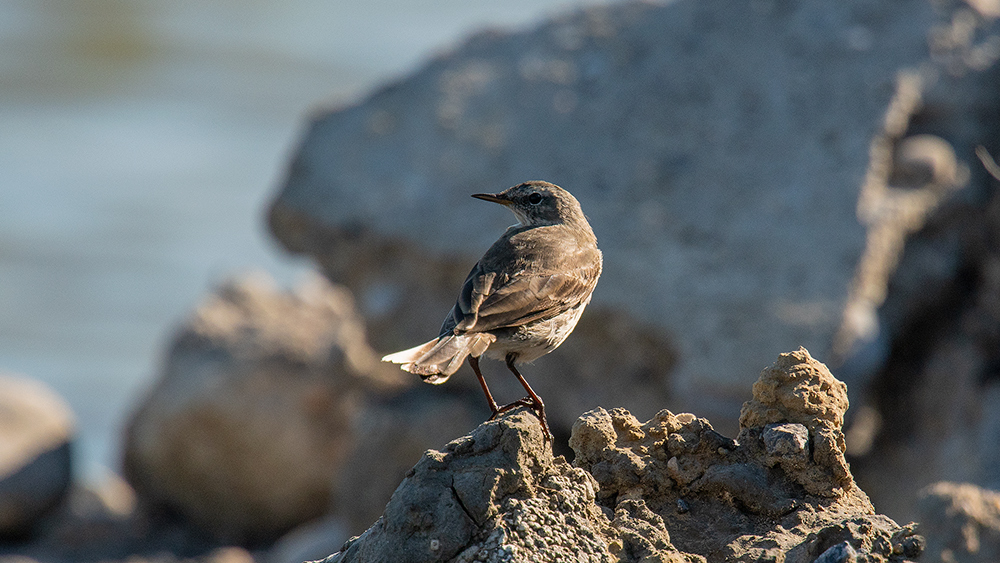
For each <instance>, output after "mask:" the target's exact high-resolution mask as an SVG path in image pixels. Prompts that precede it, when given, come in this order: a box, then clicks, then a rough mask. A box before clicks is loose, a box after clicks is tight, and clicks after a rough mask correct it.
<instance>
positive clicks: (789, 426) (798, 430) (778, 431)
mask: <svg viewBox="0 0 1000 563" xmlns="http://www.w3.org/2000/svg"><path fill="white" fill-rule="evenodd" d="M761 437H762V438H763V439H764V446H765V447H766V448H767V453H768V455H772V456H779V457H786V456H792V457H795V456H801V455H803V454H804V453H805V451H806V446H807V445H808V444H809V429H808V428H806V427H805V426H803V425H801V424H793V423H785V424H768V425H767V426H765V427H764V433H763V434H762V436H761Z"/></svg>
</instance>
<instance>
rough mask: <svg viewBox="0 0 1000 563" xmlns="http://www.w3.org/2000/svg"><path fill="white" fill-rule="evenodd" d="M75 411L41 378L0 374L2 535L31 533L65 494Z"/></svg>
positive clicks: (69, 479)
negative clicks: (37, 379) (40, 380)
mask: <svg viewBox="0 0 1000 563" xmlns="http://www.w3.org/2000/svg"><path fill="white" fill-rule="evenodd" d="M75 433H76V430H75V422H74V417H73V413H72V412H71V411H70V408H69V405H67V404H66V401H65V400H63V399H62V397H60V396H58V395H57V394H56V393H55V392H54V391H53V390H52V389H50V388H49V387H48V386H46V385H44V384H43V383H41V382H39V381H35V380H32V379H26V378H23V377H15V376H10V375H2V374H0V538H4V537H14V536H20V535H25V534H28V533H30V532H31V531H32V530H33V528H35V527H36V525H37V523H38V521H39V518H41V517H42V516H44V515H46V514H48V513H50V512H51V511H52V510H53V509H54V508H56V507H57V506H58V505H59V503H60V502H61V501H62V500H63V498H64V497H65V496H66V493H67V491H68V490H69V486H70V481H71V477H72V464H71V456H70V444H71V442H72V440H73V437H74V435H75Z"/></svg>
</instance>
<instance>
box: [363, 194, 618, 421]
mask: <svg viewBox="0 0 1000 563" xmlns="http://www.w3.org/2000/svg"><path fill="white" fill-rule="evenodd" d="M472 197H475V198H479V199H483V200H486V201H492V202H494V203H499V204H501V205H505V206H507V208H509V209H510V210H511V211H513V212H514V215H515V216H516V217H517V221H518V222H517V224H516V225H513V226H510V227H508V228H507V230H506V231H505V232H504V234H503V236H501V237H500V239H499V240H498V241H496V242H495V243H493V246H491V247H490V248H489V250H487V251H486V254H485V255H483V257H482V258H481V259H480V260H479V262H478V263H477V264H476V266H475V267H474V268H472V271H471V272H469V276H468V277H467V278H466V279H465V285H463V286H462V292H461V293H460V294H459V296H458V301H457V302H456V303H455V306H454V307H452V309H451V312H450V313H448V316H447V317H446V318H445V320H444V324H442V325H441V331H440V333H439V334H438V337H437V338H435V339H434V340H431V341H430V342H427V343H426V344H421V345H420V346H417V347H415V348H410V349H409V350H403V351H402V352H396V353H395V354H389V355H388V356H386V357H384V358H382V360H383V361H387V362H393V363H397V364H402V366H401V367H402V369H404V370H406V371H408V372H410V373H415V374H418V375H420V377H421V378H423V380H424V381H426V382H428V383H433V384H435V385H437V384H441V383H444V382H445V381H447V380H448V377H449V376H451V374H453V373H455V372H456V371H457V370H458V368H459V367H461V365H462V362H463V360H465V358H466V357H468V358H469V365H470V366H472V371H474V372H476V377H478V378H479V384H480V385H481V386H482V388H483V393H485V394H486V400H487V401H488V402H489V405H490V410H492V411H493V415H492V416H491V417H490V419H491V420H492V419H493V418H495V417H496V416H497V415H499V414H501V413H503V412H506V411H508V410H510V409H512V408H515V407H518V406H529V407H531V408H532V409H533V410H535V412H537V413H538V419H539V421H540V422H541V424H542V429H543V430H544V432H545V436H546V438H547V439H549V440H551V439H552V434H551V433H550V432H549V426H548V423H547V422H546V420H545V404H544V403H543V402H542V399H541V398H540V397H539V396H538V395H537V394H536V393H535V392H534V391H533V390H532V389H531V386H530V385H528V382H527V381H525V380H524V377H523V376H522V375H521V373H520V372H519V371H517V368H516V367H515V364H520V363H525V362H531V361H534V360H535V359H537V358H540V357H541V356H544V355H545V354H548V353H549V352H551V351H553V350H555V349H556V348H557V347H558V346H559V345H560V344H562V343H563V341H564V340H566V337H567V336H569V334H570V333H571V332H573V328H574V327H576V323H577V321H579V320H580V315H581V314H582V313H583V310H584V308H585V307H586V306H587V304H588V303H590V297H591V294H592V293H593V291H594V287H595V286H596V285H597V278H598V277H600V275H601V263H602V257H601V251H600V250H598V249H597V238H596V237H595V236H594V231H593V230H592V229H591V228H590V224H589V223H587V218H586V217H585V216H584V214H583V210H581V209H580V204H579V202H577V201H576V198H574V197H573V196H572V195H570V193H569V192H567V191H566V190H564V189H562V188H560V187H559V186H556V185H555V184H550V183H548V182H538V181H535V182H526V183H523V184H518V185H516V186H514V187H512V188H508V189H507V190H504V191H502V192H500V193H498V194H474V195H473V196H472ZM483 354H486V355H487V356H489V357H493V358H497V359H501V360H503V361H505V362H506V363H507V368H508V369H510V371H511V372H512V373H513V374H514V375H515V376H516V377H517V379H518V381H520V382H521V385H523V386H524V389H525V391H527V392H528V397H525V398H524V399H521V400H519V401H515V402H513V403H511V404H509V405H506V406H503V407H498V406H497V403H496V401H494V400H493V395H492V394H491V393H490V389H489V387H488V386H487V385H486V380H485V379H484V378H483V374H482V372H481V371H479V357H480V356H482V355H483Z"/></svg>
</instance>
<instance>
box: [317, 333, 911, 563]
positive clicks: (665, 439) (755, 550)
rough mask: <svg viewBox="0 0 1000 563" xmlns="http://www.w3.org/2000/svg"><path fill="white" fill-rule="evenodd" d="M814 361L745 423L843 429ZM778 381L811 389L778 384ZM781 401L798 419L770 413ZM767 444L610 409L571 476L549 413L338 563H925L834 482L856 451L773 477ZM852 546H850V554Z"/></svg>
mask: <svg viewBox="0 0 1000 563" xmlns="http://www.w3.org/2000/svg"><path fill="white" fill-rule="evenodd" d="M791 360H797V361H791ZM810 363H814V364H818V362H815V360H812V359H811V358H809V356H808V353H806V352H805V351H804V350H800V351H799V352H795V353H792V354H786V355H783V356H782V357H781V358H779V361H778V362H776V363H775V366H774V367H772V368H770V369H769V370H765V372H764V374H762V376H761V381H763V382H764V383H765V384H762V385H756V386H755V387H754V401H753V402H752V404H751V402H748V404H749V405H750V406H748V407H747V409H745V412H747V413H752V414H746V415H745V416H744V420H745V421H747V422H750V423H756V422H758V421H762V420H766V419H767V418H768V417H769V416H770V417H775V418H776V417H784V418H785V423H786V424H800V425H802V426H803V427H813V428H823V427H825V425H826V423H828V422H830V421H836V420H841V421H842V420H843V419H842V415H843V409H844V408H846V404H845V403H844V397H843V394H842V392H841V389H840V387H839V386H837V385H831V383H833V382H834V381H835V380H833V379H832V377H831V376H830V375H829V372H825V373H823V371H822V370H820V369H819V368H818V367H810V366H811V364H810ZM818 365H822V364H818ZM775 371H784V372H785V373H786V376H788V377H787V378H786V379H799V380H800V381H801V382H802V386H801V387H798V388H796V387H793V386H785V385H779V386H771V385H768V384H767V382H768V381H773V380H774V379H775V377H774V372H775ZM803 388H808V389H811V390H813V391H814V392H813V393H812V394H811V395H810V400H809V401H808V404H807V405H802V404H801V397H794V396H792V394H793V393H795V392H796V391H797V390H798V391H801V390H802V389H803ZM772 391H773V393H772ZM774 404H783V405H785V406H786V408H785V410H784V411H783V412H782V413H775V412H771V411H773V410H775V409H768V408H767V407H766V405H774ZM792 421H795V422H794V423H793V422H792ZM838 430H839V427H838ZM763 432H764V425H761V426H754V427H745V428H744V432H742V433H741V440H740V442H739V443H737V442H736V441H734V440H731V439H728V438H725V437H723V436H721V435H719V434H718V433H716V432H715V431H714V430H713V429H712V427H711V425H710V424H709V423H708V421H707V420H705V419H701V418H697V417H695V416H694V415H690V414H680V415H674V414H672V413H670V412H669V411H666V410H664V411H661V412H660V413H658V414H657V415H656V416H655V417H654V418H653V419H651V420H649V421H648V422H646V423H640V422H639V421H638V420H637V419H636V418H635V417H634V416H632V414H631V413H629V412H628V411H626V410H624V409H620V408H619V409H613V410H611V411H606V410H604V409H595V410H593V411H590V412H588V413H585V414H584V415H583V416H581V417H580V418H579V419H578V420H577V423H576V424H575V425H574V429H573V436H572V438H571V441H570V444H571V446H572V447H573V449H574V451H575V453H576V458H575V460H574V466H570V465H569V464H568V463H566V461H565V460H564V459H563V458H562V457H561V456H560V457H553V455H552V453H551V449H550V446H549V444H547V443H546V442H545V441H544V440H543V438H542V435H541V430H540V425H539V424H538V421H537V419H536V418H535V416H534V414H533V413H532V412H531V411H529V410H527V409H520V410H516V411H513V412H512V413H510V414H507V415H504V416H502V417H500V418H498V419H497V420H494V421H490V422H486V423H484V424H482V425H481V426H479V428H477V429H476V430H475V431H473V432H472V434H470V435H468V436H465V437H462V438H459V439H458V440H454V441H452V442H450V443H449V444H448V445H447V446H446V447H445V449H444V451H436V450H430V451H428V452H427V453H425V454H424V457H423V458H422V459H421V460H420V462H419V463H417V465H416V466H415V467H414V468H413V469H412V470H411V472H410V473H409V474H408V475H407V477H406V478H405V479H404V480H403V482H402V483H401V484H400V485H399V487H398V488H397V489H396V492H395V493H394V494H393V496H392V500H391V501H390V502H389V504H388V505H387V506H386V508H385V512H384V514H383V515H382V516H381V517H380V518H379V519H378V520H377V521H376V522H375V524H374V525H373V526H372V527H371V528H369V529H368V530H367V531H366V532H365V533H363V534H361V535H360V536H357V537H355V538H352V539H351V540H349V541H348V542H347V543H346V544H345V545H344V546H343V548H342V549H341V551H340V552H338V553H336V554H334V555H332V556H330V557H328V558H327V559H325V560H324V561H325V562H327V563H347V562H358V563H361V562H375V561H398V560H406V561H451V562H456V563H457V562H470V563H471V562H472V561H491V562H495V561H518V562H520V561H525V562H527V561H620V562H623V563H633V562H635V563H637V562H639V561H644V562H648V561H664V562H675V563H682V562H684V563H695V562H701V563H704V562H706V561H733V562H738V561H747V562H750V561H762V560H766V561H786V562H788V563H812V562H813V561H815V560H817V558H818V557H825V558H826V559H828V560H831V561H841V560H845V559H842V558H840V559H837V558H836V557H840V556H842V555H844V554H846V555H848V556H849V555H850V554H851V553H854V554H856V555H858V556H859V558H860V556H863V557H864V560H865V561H868V562H872V563H875V562H889V561H894V562H896V561H902V557H904V556H905V557H916V556H917V555H919V550H918V549H913V548H912V546H914V545H919V544H920V542H919V540H918V538H919V536H916V535H915V534H914V529H913V527H912V526H898V525H897V524H896V523H895V522H893V521H892V520H890V519H889V518H887V517H885V516H881V515H878V514H876V513H875V511H874V509H873V508H872V506H871V503H870V502H869V501H868V497H867V496H865V494H864V492H863V491H861V489H859V488H857V486H855V485H854V483H853V480H852V479H851V476H850V474H848V475H847V476H846V482H844V481H840V482H838V481H836V480H831V478H830V471H829V469H830V468H831V467H832V468H834V469H836V468H838V467H841V466H846V462H845V461H844V460H843V453H842V451H840V450H837V449H836V448H835V447H831V445H830V444H826V447H827V450H826V453H827V454H828V455H826V456H824V455H819V456H816V457H815V459H810V460H809V461H808V464H809V465H810V466H812V467H814V468H815V469H817V470H815V471H810V470H808V468H800V467H796V468H794V471H785V470H784V469H783V467H782V466H780V465H779V466H776V467H774V468H773V469H769V468H768V465H767V455H768V454H767V452H766V450H765V448H764V447H763V440H762V439H760V435H761V434H762V433H763ZM753 437H756V439H751V438H753ZM744 438H746V440H745V441H744ZM834 445H835V444H834ZM816 447H818V448H819V447H823V443H817V444H816ZM831 457H835V458H839V459H831ZM672 465H673V466H674V467H673V469H672V468H671V466H672ZM806 479H813V481H812V482H810V483H807V482H805V480H806ZM837 483H839V485H837ZM835 485H836V486H835ZM811 489H818V490H816V492H812V491H811ZM681 501H683V503H682V502H681ZM682 505H683V506H685V507H686V508H685V510H678V507H680V506H682ZM844 542H847V543H849V549H846V548H844V547H842V546H841V547H838V545H841V544H844Z"/></svg>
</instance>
